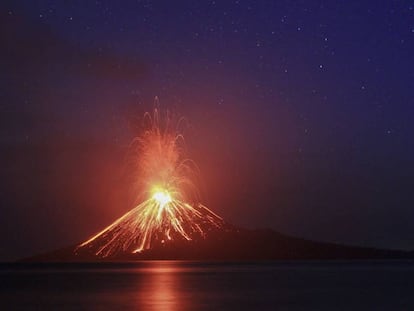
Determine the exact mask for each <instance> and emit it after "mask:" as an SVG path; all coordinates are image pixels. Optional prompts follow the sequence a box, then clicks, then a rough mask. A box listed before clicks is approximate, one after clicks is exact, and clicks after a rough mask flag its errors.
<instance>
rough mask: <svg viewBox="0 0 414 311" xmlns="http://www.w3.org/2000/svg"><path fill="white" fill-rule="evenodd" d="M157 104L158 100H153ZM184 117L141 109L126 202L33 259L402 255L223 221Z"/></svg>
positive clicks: (266, 258) (248, 258)
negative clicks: (203, 187) (103, 223)
mask: <svg viewBox="0 0 414 311" xmlns="http://www.w3.org/2000/svg"><path fill="white" fill-rule="evenodd" d="M156 105H158V103H157V100H156ZM183 124H185V121H184V119H183V118H177V117H176V116H174V115H172V114H170V113H168V111H167V113H164V114H162V113H161V112H160V111H159V109H158V108H155V109H154V112H153V113H152V114H149V113H146V114H145V115H144V128H143V130H142V133H141V134H140V135H139V136H137V137H136V138H135V139H133V141H132V143H131V145H130V156H129V157H128V161H127V164H128V165H127V168H128V172H130V173H131V177H132V188H133V190H134V203H133V205H132V208H131V210H130V211H129V212H128V213H126V214H125V215H123V216H122V217H120V218H119V219H117V220H115V221H114V222H113V223H112V224H110V225H109V226H107V227H106V228H104V229H103V230H102V231H100V232H98V233H96V234H95V235H94V236H92V237H91V238H89V239H88V240H86V241H84V242H82V243H80V244H77V245H75V246H72V247H68V248H66V249H63V250H58V251H55V252H52V253H48V254H44V255H41V256H36V257H33V258H32V259H31V260H34V261H85V260H88V261H101V260H111V261H112V260H117V261H124V260H140V259H197V260H259V259H260V260H269V259H306V258H313V259H328V258H329V259H333V258H403V257H405V256H408V255H407V254H406V253H404V252H402V251H387V250H377V249H370V248H361V247H348V246H341V245H336V244H329V243H319V242H312V241H308V240H304V239H300V238H294V237H289V236H286V235H283V234H280V233H278V232H275V231H272V230H247V229H243V228H239V227H236V226H233V225H230V224H228V223H227V222H225V221H224V220H223V219H222V218H221V217H220V216H219V215H217V214H215V213H214V212H213V211H212V210H210V209H209V208H207V207H206V206H205V205H203V204H202V203H201V202H202V200H201V199H200V195H199V190H198V187H197V180H198V167H197V165H196V164H195V163H194V161H192V160H191V159H190V158H189V157H188V156H187V152H186V150H187V148H186V144H185V141H184V135H183V129H182V126H183Z"/></svg>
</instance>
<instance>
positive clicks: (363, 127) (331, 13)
mask: <svg viewBox="0 0 414 311" xmlns="http://www.w3.org/2000/svg"><path fill="white" fill-rule="evenodd" d="M0 16H1V18H0V24H1V27H0V40H1V45H2V48H1V49H0V64H1V70H0V81H1V83H0V98H1V100H0V161H1V163H2V164H3V165H2V166H1V167H0V176H1V184H0V186H1V187H0V260H10V259H16V258H19V257H21V256H27V255H31V254H33V253H38V252H42V251H47V250H51V249H54V248H59V247H62V246H66V245H70V244H74V243H77V242H79V241H82V240H84V239H85V238H87V237H88V236H90V235H91V234H93V233H94V232H96V231H97V230H99V229H100V228H102V227H103V226H105V225H108V224H109V223H111V222H112V221H113V220H114V219H116V218H117V217H119V216H121V215H122V214H123V213H124V212H126V211H127V210H129V208H130V206H129V203H128V202H129V201H128V181H127V180H126V178H125V177H124V175H125V174H124V173H125V172H123V167H124V159H125V153H126V150H127V146H128V144H129V142H130V140H131V138H132V137H133V136H134V135H135V134H136V132H137V128H138V127H139V126H138V125H137V124H140V118H141V116H142V114H143V112H145V111H147V110H151V109H152V107H153V102H154V98H155V97H156V96H158V98H159V101H160V105H161V107H164V108H165V109H170V110H174V111H177V112H179V113H180V114H182V115H185V116H186V117H187V118H188V119H189V120H190V122H191V131H190V132H189V133H188V136H187V140H188V144H189V146H190V148H189V150H190V154H191V156H192V158H193V159H194V160H195V161H196V162H197V163H198V165H199V166H200V169H201V175H202V193H203V200H204V201H205V202H206V204H207V205H208V206H209V207H210V208H211V209H213V210H214V211H216V212H217V213H219V214H220V215H222V216H223V217H224V218H225V219H227V220H228V221H229V222H231V223H234V224H237V225H240V226H245V227H248V228H273V229H275V230H278V231H280V232H283V233H286V234H291V235H296V236H300V237H305V238H309V239H317V240H322V241H332V242H339V243H348V244H354V245H362V246H375V247H387V248H404V249H414V227H413V225H412V221H413V219H414V194H413V191H412V185H413V184H414V183H413V179H414V162H413V159H414V143H413V134H414V57H413V55H414V1H352V0H351V1H316V0H315V1H304V0H303V1H295V0H290V1H287V0H285V1H244V0H240V1H129V0H125V1H122V2H119V1H3V2H2V4H0Z"/></svg>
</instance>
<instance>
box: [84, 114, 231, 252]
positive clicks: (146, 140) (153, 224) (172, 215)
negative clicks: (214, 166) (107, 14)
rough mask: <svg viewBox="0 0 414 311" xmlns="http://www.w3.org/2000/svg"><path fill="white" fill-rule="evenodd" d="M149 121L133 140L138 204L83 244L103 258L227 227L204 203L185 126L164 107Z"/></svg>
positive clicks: (132, 166) (131, 163)
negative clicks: (183, 131)
mask: <svg viewBox="0 0 414 311" xmlns="http://www.w3.org/2000/svg"><path fill="white" fill-rule="evenodd" d="M144 120H145V121H147V125H146V126H145V128H144V131H143V133H142V135H141V136H139V137H137V138H135V139H134V140H133V142H132V144H131V149H130V150H131V154H130V157H129V162H128V165H129V166H128V167H129V168H130V171H131V172H132V175H133V179H134V189H135V191H136V200H135V202H136V203H135V204H134V206H135V207H134V208H133V209H131V210H130V211H129V212H128V213H126V214H125V215H123V216H122V217H121V218H119V219H118V220H116V221H115V222H114V223H112V224H111V225H109V226H108V227H106V228H105V229H103V230H102V231H101V232H99V233H97V234H96V235H95V236H93V237H92V238H90V239H89V240H87V241H85V242H83V243H82V244H80V245H79V246H78V247H77V248H76V251H77V252H78V251H83V250H86V251H88V252H93V253H94V254H95V255H97V256H100V257H108V256H116V255H117V254H119V253H125V252H130V253H136V252H141V251H143V250H146V249H150V248H152V247H154V246H160V245H163V244H165V243H168V242H170V241H174V240H187V241H191V240H193V239H197V238H204V237H205V236H206V234H207V233H208V232H209V231H212V230H216V229H217V228H221V227H222V226H223V223H224V222H223V220H222V218H221V217H220V216H218V215H216V214H215V213H213V212H212V211H211V210H209V209H208V208H207V207H206V206H204V205H202V204H201V203H199V196H198V190H197V187H196V183H195V181H196V179H197V175H198V174H197V173H198V169H197V167H196V166H195V164H194V162H193V161H192V160H190V159H189V158H187V157H186V152H185V151H186V148H185V141H184V136H183V134H182V129H181V128H180V127H182V126H183V124H184V119H182V118H181V119H176V118H175V117H174V116H173V115H171V114H169V113H168V112H167V113H166V114H164V115H161V113H160V112H159V110H158V109H155V110H154V113H153V114H152V115H150V114H148V113H147V114H145V116H144Z"/></svg>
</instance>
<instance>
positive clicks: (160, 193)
mask: <svg viewBox="0 0 414 311" xmlns="http://www.w3.org/2000/svg"><path fill="white" fill-rule="evenodd" d="M152 198H153V199H154V200H155V201H157V202H158V204H160V206H161V207H164V206H165V205H166V204H168V203H171V201H172V200H171V196H170V194H169V193H168V191H165V190H157V191H156V192H155V193H154V195H153V196H152Z"/></svg>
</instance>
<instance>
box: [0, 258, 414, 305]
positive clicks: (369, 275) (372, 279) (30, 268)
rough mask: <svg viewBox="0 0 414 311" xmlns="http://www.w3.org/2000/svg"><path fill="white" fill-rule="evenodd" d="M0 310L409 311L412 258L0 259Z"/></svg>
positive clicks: (412, 294)
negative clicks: (50, 261)
mask: <svg viewBox="0 0 414 311" xmlns="http://www.w3.org/2000/svg"><path fill="white" fill-rule="evenodd" d="M0 310H166V311H167V310H169V311H183V310H414V262H413V261H369V262H368V261H292V262H194V261H142V262H131V263H67V264H63V263H60V264H33V263H3V264H0Z"/></svg>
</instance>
